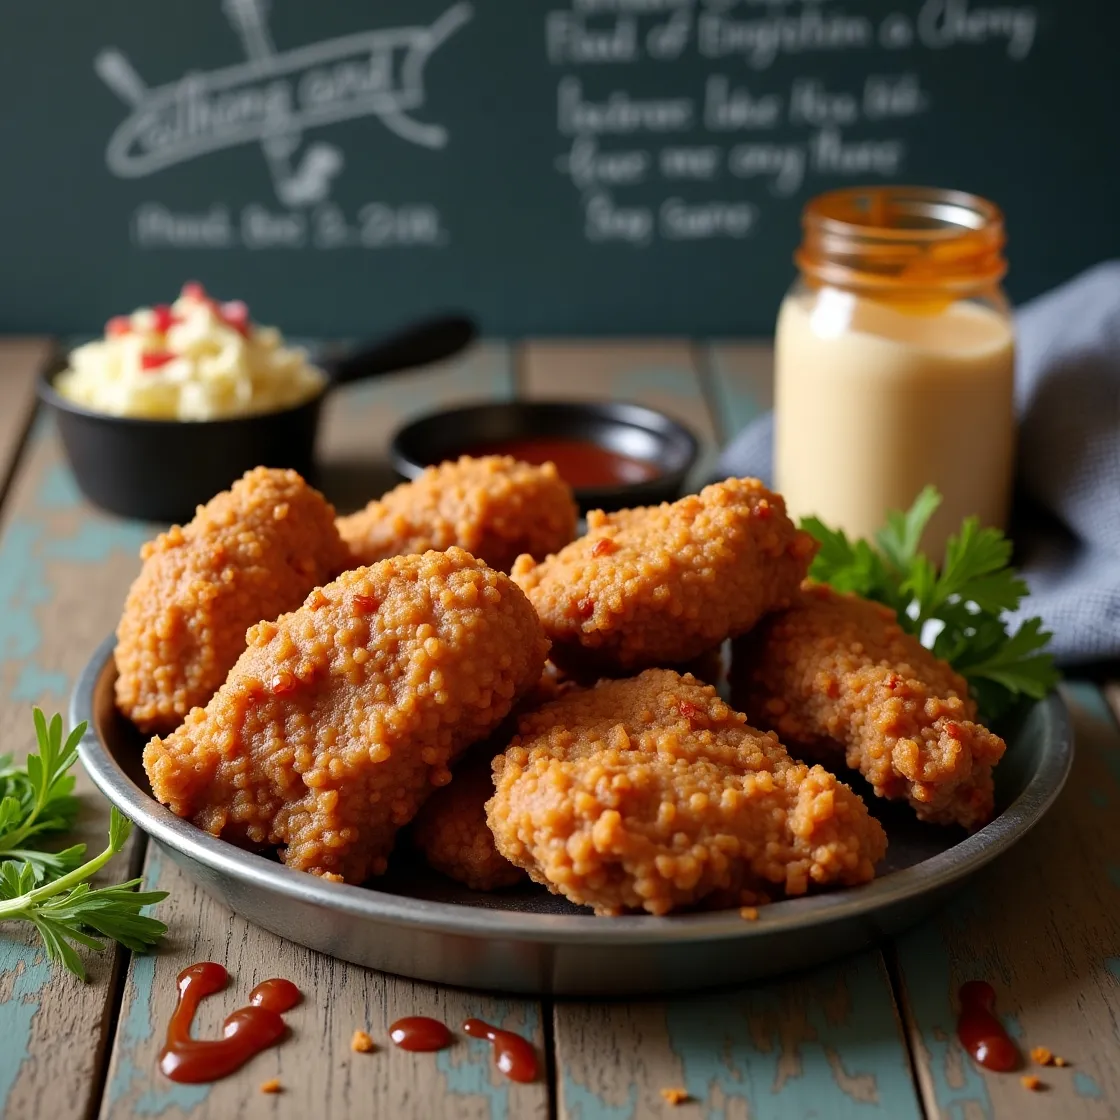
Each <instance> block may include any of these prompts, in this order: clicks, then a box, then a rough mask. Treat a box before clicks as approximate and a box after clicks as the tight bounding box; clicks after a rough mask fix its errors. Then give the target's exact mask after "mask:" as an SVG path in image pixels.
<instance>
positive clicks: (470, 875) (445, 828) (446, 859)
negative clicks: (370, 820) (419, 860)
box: [412, 744, 525, 891]
mask: <svg viewBox="0 0 1120 1120" xmlns="http://www.w3.org/2000/svg"><path fill="white" fill-rule="evenodd" d="M493 758H494V748H493V745H492V744H486V745H484V746H483V748H482V749H481V750H480V749H479V748H477V747H476V748H474V749H472V750H471V751H469V752H468V754H467V757H466V758H464V759H463V760H462V761H460V762H459V763H458V764H457V765H456V766H455V768H454V770H453V771H452V773H451V782H450V783H449V784H448V785H446V786H444V787H443V788H442V789H437V790H436V791H435V793H433V794H432V796H431V797H429V798H428V800H427V801H426V802H425V803H424V807H423V808H422V809H421V810H420V812H419V813H417V814H416V820H415V821H413V822H412V842H413V844H415V845H416V847H417V849H418V850H419V851H420V854H421V855H423V857H424V860H425V862H426V863H427V864H428V866H429V867H431V868H433V869H434V870H436V871H438V872H440V873H441V874H443V875H446V876H447V877H448V878H449V879H454V880H455V881H456V882H457V883H462V884H464V885H465V886H468V887H470V888H471V890H475V891H494V890H499V889H500V888H502V887H510V886H513V884H515V883H520V882H521V881H522V880H523V879H524V878H525V872H524V871H522V870H521V868H520V867H514V865H513V864H512V863H510V862H509V860H508V859H506V858H505V856H503V855H502V854H501V853H500V852H499V851H498V849H497V848H496V847H495V845H494V834H493V833H492V832H491V831H490V826H489V825H488V824H487V823H486V802H487V801H488V800H489V799H490V798H491V797H493V796H494V781H493V779H492V778H491V776H490V767H491V762H492V760H493Z"/></svg>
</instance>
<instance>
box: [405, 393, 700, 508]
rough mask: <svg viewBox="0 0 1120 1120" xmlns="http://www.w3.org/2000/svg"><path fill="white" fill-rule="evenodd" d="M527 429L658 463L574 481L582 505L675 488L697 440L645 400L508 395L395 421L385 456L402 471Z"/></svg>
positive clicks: (627, 503)
mask: <svg viewBox="0 0 1120 1120" xmlns="http://www.w3.org/2000/svg"><path fill="white" fill-rule="evenodd" d="M533 437H538V438H541V437H547V438H551V439H572V440H581V441H587V442H590V443H595V444H598V445H599V446H600V447H603V448H606V449H607V450H608V451H613V452H615V453H617V454H620V455H625V456H629V457H631V458H634V459H641V460H645V461H647V462H650V463H652V464H653V465H654V466H656V467H657V471H658V473H657V475H656V476H655V477H653V478H650V479H647V480H644V481H641V482H630V483H620V484H618V485H612V486H596V487H575V488H573V489H574V490H575V496H576V501H577V502H578V503H579V508H580V512H581V513H586V512H587V511H588V510H589V509H604V510H615V509H625V508H627V507H631V506H640V505H656V504H657V503H658V502H665V501H674V500H675V499H677V498H679V497H680V496H681V493H682V491H683V490H684V486H685V482H686V480H687V478H688V472H689V471H690V470H691V469H692V466H693V464H694V463H695V462H696V457H697V455H698V454H699V451H700V444H699V442H698V440H697V439H696V437H695V436H694V435H693V434H692V432H690V431H689V430H688V428H686V427H685V426H684V425H683V424H681V423H679V422H678V421H676V420H674V419H672V417H669V416H666V415H665V414H664V413H663V412H657V411H655V410H654V409H652V408H646V407H644V406H643V405H637V404H625V403H621V402H615V401H506V402H500V403H494V404H477V405H467V406H466V407H463V408H453V409H448V410H446V411H443V412H433V413H430V414H428V415H427V416H422V417H420V418H419V419H417V420H413V421H412V422H411V423H409V424H406V425H405V426H404V427H403V428H400V429H399V430H398V431H397V433H396V434H395V435H394V436H393V439H392V442H391V443H390V445H389V456H390V460H391V462H392V464H393V466H394V468H395V469H396V470H397V473H398V474H400V475H401V476H402V477H403V478H405V479H414V478H416V477H417V476H418V475H419V474H420V473H421V472H422V471H423V470H424V468H425V467H428V466H431V465H433V464H435V463H441V462H443V461H444V460H446V459H456V458H458V456H459V455H461V454H463V453H465V452H467V451H471V452H473V453H477V449H479V448H482V447H486V446H487V445H489V444H498V443H502V442H504V441H508V440H518V439H526V438H533Z"/></svg>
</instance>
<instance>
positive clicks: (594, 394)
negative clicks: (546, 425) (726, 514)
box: [516, 341, 719, 485]
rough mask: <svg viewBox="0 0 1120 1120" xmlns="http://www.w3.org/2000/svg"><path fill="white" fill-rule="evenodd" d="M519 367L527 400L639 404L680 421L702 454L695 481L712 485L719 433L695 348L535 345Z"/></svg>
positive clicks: (523, 353) (681, 344) (523, 351)
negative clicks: (699, 368) (708, 478)
mask: <svg viewBox="0 0 1120 1120" xmlns="http://www.w3.org/2000/svg"><path fill="white" fill-rule="evenodd" d="M516 361H517V371H518V382H519V389H520V392H521V395H522V396H525V397H535V398H545V399H547V398H551V399H554V400H559V399H567V400H616V401H633V402H634V403H636V404H644V405H647V406H648V407H650V408H656V409H659V410H660V411H662V412H664V413H666V414H667V415H669V416H672V417H674V418H675V419H677V420H680V421H681V422H682V423H683V424H685V425H686V426H687V427H689V428H691V429H692V431H693V433H694V434H695V435H696V436H697V438H698V439H699V440H700V443H701V448H702V450H701V455H700V458H699V460H698V462H697V464H696V467H695V469H694V470H693V472H692V476H691V480H692V482H693V484H694V485H701V484H702V483H703V482H704V481H706V480H707V477H708V475H709V474H710V472H711V469H712V467H713V465H714V462H715V450H716V447H717V445H718V443H719V432H718V430H717V428H716V426H715V424H714V423H713V421H712V415H711V412H710V410H709V409H708V406H707V403H706V401H705V399H704V392H703V384H702V382H701V379H700V375H699V373H698V369H697V361H696V354H695V352H694V349H693V347H692V345H691V344H690V343H688V342H685V341H651V342H642V341H635V342H609V341H608V342H550V341H540V342H537V341H534V342H528V343H525V344H524V345H523V346H522V347H521V348H520V350H519V352H518V355H517V359H516Z"/></svg>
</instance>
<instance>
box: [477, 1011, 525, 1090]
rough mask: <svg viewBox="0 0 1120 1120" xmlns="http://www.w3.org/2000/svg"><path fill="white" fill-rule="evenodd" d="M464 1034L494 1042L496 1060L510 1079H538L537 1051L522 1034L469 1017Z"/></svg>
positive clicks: (499, 1067)
mask: <svg viewBox="0 0 1120 1120" xmlns="http://www.w3.org/2000/svg"><path fill="white" fill-rule="evenodd" d="M463 1034H469V1035H470V1036H471V1038H484V1039H486V1041H487V1042H491V1043H493V1045H494V1062H495V1064H496V1065H497V1067H498V1069H500V1070H501V1071H502V1073H504V1074H505V1075H506V1077H508V1078H509V1079H510V1081H535V1080H536V1079H537V1052H536V1050H535V1049H533V1044H532V1043H531V1042H527V1041H526V1040H525V1039H523V1038H522V1037H521V1035H519V1034H514V1033H513V1031H503V1030H500V1029H499V1028H498V1027H492V1026H491V1025H490V1024H489V1023H484V1022H483V1021H482V1020H481V1019H468V1020H467V1021H466V1022H465V1023H464V1024H463Z"/></svg>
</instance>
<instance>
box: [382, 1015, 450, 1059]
mask: <svg viewBox="0 0 1120 1120" xmlns="http://www.w3.org/2000/svg"><path fill="white" fill-rule="evenodd" d="M389 1037H390V1038H391V1039H392V1040H393V1041H394V1042H395V1043H396V1044H397V1045H398V1046H399V1047H400V1048H401V1049H402V1050H420V1051H429V1050H444V1049H446V1048H447V1047H448V1046H450V1045H451V1032H450V1031H449V1030H448V1029H447V1027H446V1026H445V1025H444V1024H443V1023H441V1022H440V1021H439V1020H438V1019H429V1018H428V1017H427V1015H409V1016H407V1017H406V1018H404V1019H398V1020H397V1021H396V1022H395V1023H392V1024H390V1026H389Z"/></svg>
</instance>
